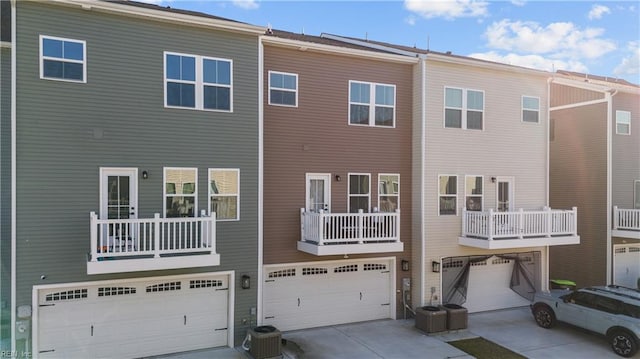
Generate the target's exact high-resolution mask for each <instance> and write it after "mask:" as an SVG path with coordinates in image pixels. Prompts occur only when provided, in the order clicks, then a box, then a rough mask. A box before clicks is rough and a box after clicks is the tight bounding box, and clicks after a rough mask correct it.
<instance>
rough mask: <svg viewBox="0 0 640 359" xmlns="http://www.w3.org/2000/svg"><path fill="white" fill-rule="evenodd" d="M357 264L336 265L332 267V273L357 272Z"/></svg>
mask: <svg viewBox="0 0 640 359" xmlns="http://www.w3.org/2000/svg"><path fill="white" fill-rule="evenodd" d="M357 271H358V265H357V264H349V265H347V266H342V267H336V268H334V269H333V273H346V272H357Z"/></svg>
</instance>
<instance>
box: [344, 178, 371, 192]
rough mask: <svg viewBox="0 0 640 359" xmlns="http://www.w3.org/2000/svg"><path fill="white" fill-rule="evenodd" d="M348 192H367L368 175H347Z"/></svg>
mask: <svg viewBox="0 0 640 359" xmlns="http://www.w3.org/2000/svg"><path fill="white" fill-rule="evenodd" d="M349 194H369V176H365V175H351V176H349Z"/></svg>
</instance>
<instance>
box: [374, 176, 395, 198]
mask: <svg viewBox="0 0 640 359" xmlns="http://www.w3.org/2000/svg"><path fill="white" fill-rule="evenodd" d="M399 182H400V181H399V180H398V176H397V175H384V176H380V186H379V188H378V191H379V192H378V193H380V194H398V191H399V188H398V183H399Z"/></svg>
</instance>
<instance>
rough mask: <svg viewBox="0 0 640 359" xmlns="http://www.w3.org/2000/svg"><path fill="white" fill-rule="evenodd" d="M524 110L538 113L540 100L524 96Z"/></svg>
mask: <svg viewBox="0 0 640 359" xmlns="http://www.w3.org/2000/svg"><path fill="white" fill-rule="evenodd" d="M522 108H523V109H527V110H535V111H537V110H539V109H540V100H539V99H538V98H536V97H527V96H524V97H523V98H522Z"/></svg>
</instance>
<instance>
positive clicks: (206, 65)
mask: <svg viewBox="0 0 640 359" xmlns="http://www.w3.org/2000/svg"><path fill="white" fill-rule="evenodd" d="M202 63H203V72H204V76H203V77H204V82H207V83H213V84H221V85H230V84H231V63H230V62H228V61H219V60H209V59H204V60H203V62H202Z"/></svg>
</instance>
